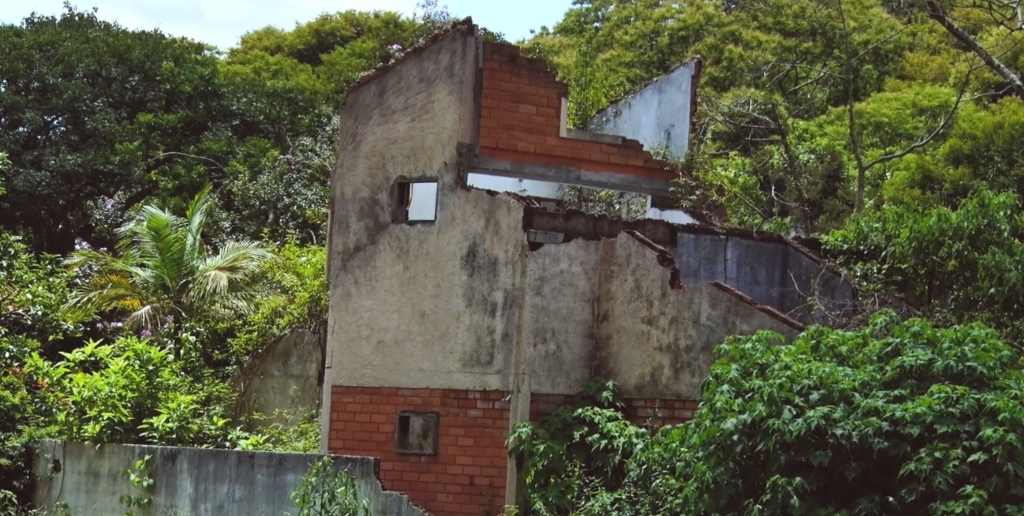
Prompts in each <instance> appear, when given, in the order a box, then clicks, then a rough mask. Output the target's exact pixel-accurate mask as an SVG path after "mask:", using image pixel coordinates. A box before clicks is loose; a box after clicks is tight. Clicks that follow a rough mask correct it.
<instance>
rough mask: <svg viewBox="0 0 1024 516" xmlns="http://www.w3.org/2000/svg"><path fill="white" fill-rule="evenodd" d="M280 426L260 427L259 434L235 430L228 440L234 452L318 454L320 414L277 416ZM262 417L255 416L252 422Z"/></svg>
mask: <svg viewBox="0 0 1024 516" xmlns="http://www.w3.org/2000/svg"><path fill="white" fill-rule="evenodd" d="M274 416H275V417H276V418H278V419H279V420H281V422H277V423H273V424H270V425H261V426H260V428H259V431H258V432H255V433H249V432H245V431H243V430H241V429H236V430H234V431H232V433H231V434H230V435H229V437H228V441H229V442H231V443H233V444H234V448H235V449H236V450H247V451H276V452H294V453H318V452H319V451H320V414H319V413H318V412H314V413H311V414H304V415H296V414H292V413H284V412H276V413H275V414H274ZM262 417H263V416H261V415H259V414H257V415H255V416H254V417H252V418H251V419H253V420H258V419H261V418H262Z"/></svg>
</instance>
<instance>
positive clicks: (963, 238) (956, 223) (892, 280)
mask: <svg viewBox="0 0 1024 516" xmlns="http://www.w3.org/2000/svg"><path fill="white" fill-rule="evenodd" d="M1022 238H1024V213H1022V212H1021V206H1020V199H1019V198H1018V197H1017V196H1015V195H1013V194H1009V193H1006V194H995V193H992V192H990V191H988V190H986V189H984V188H979V189H977V190H976V191H975V192H974V193H973V194H972V195H971V196H969V197H967V198H965V199H964V200H963V201H961V202H960V204H959V206H958V207H957V209H955V210H952V209H949V208H945V207H936V208H932V209H921V208H919V207H916V206H902V205H889V206H886V207H884V208H882V209H881V210H877V211H872V212H869V213H865V214H864V215H863V216H860V217H855V218H853V219H851V220H850V221H849V223H848V224H847V225H846V226H845V227H844V228H842V229H841V230H838V231H835V232H833V233H832V234H831V235H830V236H829V237H828V238H826V239H825V241H824V243H825V246H826V249H827V250H828V252H829V253H830V254H831V255H833V256H834V257H835V258H837V259H839V260H840V261H841V262H843V263H844V264H845V265H846V266H847V269H848V270H849V271H850V272H851V273H852V274H853V276H854V277H855V278H856V279H857V280H859V282H860V283H862V284H863V285H864V289H865V293H870V292H871V290H872V289H874V290H875V291H876V292H882V293H887V294H893V293H903V294H904V295H906V296H907V298H908V300H909V301H910V302H911V304H913V305H915V306H918V307H919V308H921V309H922V310H924V312H925V314H927V315H928V316H930V317H932V318H933V319H936V320H938V321H940V322H947V323H949V322H953V323H966V322H970V321H975V320H977V321H981V322H984V323H986V324H988V325H990V326H992V327H994V328H996V329H999V330H1001V331H1002V332H1003V333H1004V335H1005V336H1006V337H1007V338H1010V339H1012V340H1014V341H1019V340H1020V339H1021V338H1022V337H1024V325H1022V323H1021V321H1020V318H1019V314H1020V313H1021V311H1022V310H1024V305H1022V303H1024V290H1022V288H1024V243H1022Z"/></svg>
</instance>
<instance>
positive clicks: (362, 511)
mask: <svg viewBox="0 0 1024 516" xmlns="http://www.w3.org/2000/svg"><path fill="white" fill-rule="evenodd" d="M291 499H292V502H293V503H294V504H295V505H296V507H298V509H299V512H298V513H297V515H296V516H369V514H370V504H369V502H368V501H367V500H360V499H359V488H358V486H356V478H355V477H354V476H353V475H352V474H351V473H349V472H348V471H346V470H343V469H338V467H337V466H335V464H334V461H333V460H331V457H329V456H324V457H320V458H319V459H317V460H316V462H314V463H313V464H312V465H311V466H310V468H309V471H308V472H307V473H306V475H305V476H304V477H303V478H302V482H301V483H300V484H299V486H298V487H296V488H295V491H293V492H292V495H291Z"/></svg>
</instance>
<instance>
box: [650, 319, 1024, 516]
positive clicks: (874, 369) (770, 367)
mask: <svg viewBox="0 0 1024 516" xmlns="http://www.w3.org/2000/svg"><path fill="white" fill-rule="evenodd" d="M780 341H781V337H780V336H778V335H775V334H770V333H759V334H757V335H755V336H751V337H742V338H733V339H730V340H729V341H728V342H727V343H726V344H724V345H722V346H721V347H720V348H719V353H720V356H721V359H720V360H718V361H717V362H716V363H715V365H714V366H713V367H712V371H711V375H710V376H709V378H708V379H707V380H706V382H705V383H704V385H703V387H702V390H703V397H704V399H705V401H704V403H703V404H702V406H701V409H700V411H699V412H698V413H697V416H696V417H695V419H694V420H693V421H691V422H690V423H689V424H688V425H686V426H684V427H682V428H674V429H673V428H670V429H666V430H664V431H663V432H662V433H661V434H659V436H658V438H657V439H656V440H655V441H654V442H652V443H651V445H650V449H652V450H654V449H657V450H659V451H658V452H655V453H650V454H648V455H647V456H646V457H644V458H642V459H641V463H643V464H644V465H646V466H648V467H655V466H660V467H658V468H657V469H658V470H659V471H658V473H657V474H655V475H651V476H649V477H647V478H646V479H644V482H645V483H644V484H642V485H651V486H656V487H655V489H654V492H653V493H652V494H653V497H652V502H653V503H654V504H655V506H657V507H663V511H665V513H673V514H695V513H698V512H700V513H713V514H734V513H762V514H819V513H828V514H895V513H900V514H996V513H999V514H1006V513H1020V512H1022V511H1024V478H1022V476H1021V473H1024V470H1021V467H1020V464H1022V460H1024V444H1022V443H1024V373H1022V372H1021V371H1020V370H1019V369H1018V366H1019V363H1020V358H1019V355H1018V354H1017V353H1016V352H1015V351H1013V350H1012V349H1011V348H1009V347H1008V346H1007V345H1005V344H1004V343H1003V342H1002V341H1000V339H999V337H998V335H997V334H996V333H995V332H994V331H992V330H991V329H988V328H986V327H983V326H981V325H977V324H972V325H966V326H959V327H955V328H950V329H937V328H934V327H932V326H931V325H930V324H929V323H927V322H926V321H924V320H921V319H913V320H909V321H906V322H898V320H897V318H896V317H895V316H894V315H893V314H891V313H881V314H879V315H877V316H875V317H874V318H873V319H872V320H871V323H870V324H869V325H868V326H867V327H865V328H863V329H860V330H857V331H851V332H844V331H835V330H829V329H826V328H820V327H818V328H812V329H810V330H808V331H806V332H804V333H803V334H802V335H801V336H800V337H799V338H797V339H796V341H795V342H794V343H793V344H792V345H790V346H779V345H778V343H779V342H780ZM666 452H668V453H666ZM672 457H674V458H675V459H674V460H672ZM660 461H664V462H660ZM638 480H639V479H638ZM638 485H641V484H638Z"/></svg>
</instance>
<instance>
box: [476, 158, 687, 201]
mask: <svg viewBox="0 0 1024 516" xmlns="http://www.w3.org/2000/svg"><path fill="white" fill-rule="evenodd" d="M470 168H471V170H472V171H473V172H480V173H483V174H491V175H495V176H503V177H516V178H520V179H536V180H538V181H551V182H554V183H564V184H570V185H577V186H589V187H591V188H604V189H608V190H618V191H620V192H633V193H638V194H645V195H670V194H671V192H672V181H670V180H667V179H652V178H647V177H639V176H633V175H629V174H620V173H617V172H590V171H587V170H579V169H574V168H569V167H560V166H556V165H544V164H540V163H522V162H513V161H507V160H503V159H497V158H490V157H486V156H477V157H475V158H473V160H472V164H471V166H470Z"/></svg>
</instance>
